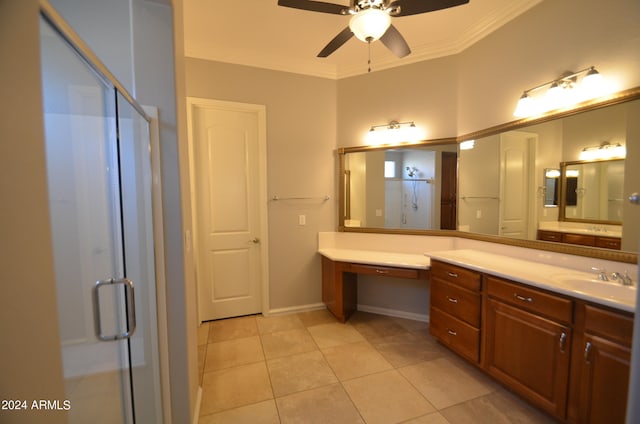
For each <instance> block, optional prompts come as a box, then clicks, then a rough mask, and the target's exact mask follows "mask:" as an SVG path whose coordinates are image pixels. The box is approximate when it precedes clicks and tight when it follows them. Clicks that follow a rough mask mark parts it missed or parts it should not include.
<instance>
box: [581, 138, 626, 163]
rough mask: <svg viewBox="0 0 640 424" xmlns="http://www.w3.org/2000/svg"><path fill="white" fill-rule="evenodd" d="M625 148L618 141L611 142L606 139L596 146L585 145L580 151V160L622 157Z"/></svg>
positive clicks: (624, 154) (624, 153)
mask: <svg viewBox="0 0 640 424" xmlns="http://www.w3.org/2000/svg"><path fill="white" fill-rule="evenodd" d="M626 155H627V149H626V148H625V146H623V145H622V144H620V143H616V144H611V143H609V142H608V141H604V142H602V143H600V145H598V146H591V147H585V148H584V149H582V151H581V152H580V160H602V159H618V158H619V159H624V157H625V156H626Z"/></svg>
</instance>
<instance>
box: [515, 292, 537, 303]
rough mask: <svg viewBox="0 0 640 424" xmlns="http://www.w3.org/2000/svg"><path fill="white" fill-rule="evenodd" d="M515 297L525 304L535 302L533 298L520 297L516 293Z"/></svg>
mask: <svg viewBox="0 0 640 424" xmlns="http://www.w3.org/2000/svg"><path fill="white" fill-rule="evenodd" d="M513 297H515V298H516V299H518V300H521V301H523V302H529V303H531V302H533V298H532V297H524V296H520V295H519V294H518V293H514V294H513Z"/></svg>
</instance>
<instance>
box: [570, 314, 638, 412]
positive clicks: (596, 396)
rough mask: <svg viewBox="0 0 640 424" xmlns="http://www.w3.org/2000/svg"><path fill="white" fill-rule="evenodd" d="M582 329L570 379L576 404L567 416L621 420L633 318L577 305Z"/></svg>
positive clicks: (625, 394)
mask: <svg viewBox="0 0 640 424" xmlns="http://www.w3.org/2000/svg"><path fill="white" fill-rule="evenodd" d="M577 315H578V317H579V321H580V324H581V325H582V321H583V322H584V333H583V336H582V338H581V340H580V343H579V344H577V345H576V349H575V350H576V352H574V360H575V362H576V364H575V367H574V370H575V372H576V373H578V376H576V377H575V378H574V379H573V382H574V383H575V384H576V385H577V390H574V391H573V392H572V393H574V394H575V395H576V399H575V401H576V405H575V406H573V407H572V408H571V409H570V418H571V421H573V422H578V423H607V424H615V423H621V424H622V423H624V422H625V412H626V407H627V391H628V387H629V371H630V365H629V363H630V358H631V337H632V333H633V318H632V317H631V316H629V315H624V314H620V313H616V312H612V311H608V310H605V309H601V308H597V307H593V306H590V305H580V306H579V311H578V314H577Z"/></svg>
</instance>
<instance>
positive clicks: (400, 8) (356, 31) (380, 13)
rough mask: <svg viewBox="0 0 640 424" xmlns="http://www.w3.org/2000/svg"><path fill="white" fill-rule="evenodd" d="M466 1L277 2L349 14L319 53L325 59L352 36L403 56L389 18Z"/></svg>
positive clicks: (402, 46)
mask: <svg viewBox="0 0 640 424" xmlns="http://www.w3.org/2000/svg"><path fill="white" fill-rule="evenodd" d="M466 3H469V0H395V1H394V0H351V6H349V7H347V6H344V5H341V4H333V3H325V2H320V1H314V0H278V6H284V7H291V8H294V9H302V10H309V11H311V12H322V13H331V14H334V15H351V20H350V21H349V26H348V27H346V28H345V29H343V30H342V31H341V32H340V33H339V34H338V35H336V36H335V37H334V38H333V40H331V41H330V42H329V44H327V45H326V46H325V47H324V48H323V49H322V50H321V51H320V53H318V57H327V56H329V55H330V54H331V53H333V52H334V51H336V50H337V49H338V48H339V47H340V46H342V45H343V44H344V43H346V42H347V41H349V40H350V39H351V37H353V36H354V35H355V36H356V37H357V38H358V39H360V40H362V41H364V42H365V43H372V42H373V41H376V40H378V39H379V40H380V41H382V43H383V44H384V45H385V46H386V47H387V48H388V49H389V50H391V52H392V53H393V54H395V55H396V56H398V57H405V56H406V55H408V54H409V53H411V49H410V48H409V45H408V44H407V42H406V41H405V39H404V37H402V35H401V34H400V32H399V31H398V30H397V28H396V27H395V26H393V24H391V18H392V17H401V16H409V15H417V14H420V13H427V12H433V11H436V10H441V9H447V8H449V7H454V6H460V5H462V4H466Z"/></svg>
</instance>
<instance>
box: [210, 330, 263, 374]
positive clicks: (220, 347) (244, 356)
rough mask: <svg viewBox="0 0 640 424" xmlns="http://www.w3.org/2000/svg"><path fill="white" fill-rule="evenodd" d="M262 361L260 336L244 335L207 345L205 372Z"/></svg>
mask: <svg viewBox="0 0 640 424" xmlns="http://www.w3.org/2000/svg"><path fill="white" fill-rule="evenodd" d="M259 361H264V354H263V353H262V344H261V343H260V337H258V336H253V337H245V338H242V339H232V340H226V341H223V342H216V343H209V344H208V345H207V353H206V359H205V363H204V370H205V372H209V371H215V370H220V369H223V368H231V367H235V366H238V365H244V364H250V363H253V362H259Z"/></svg>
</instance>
